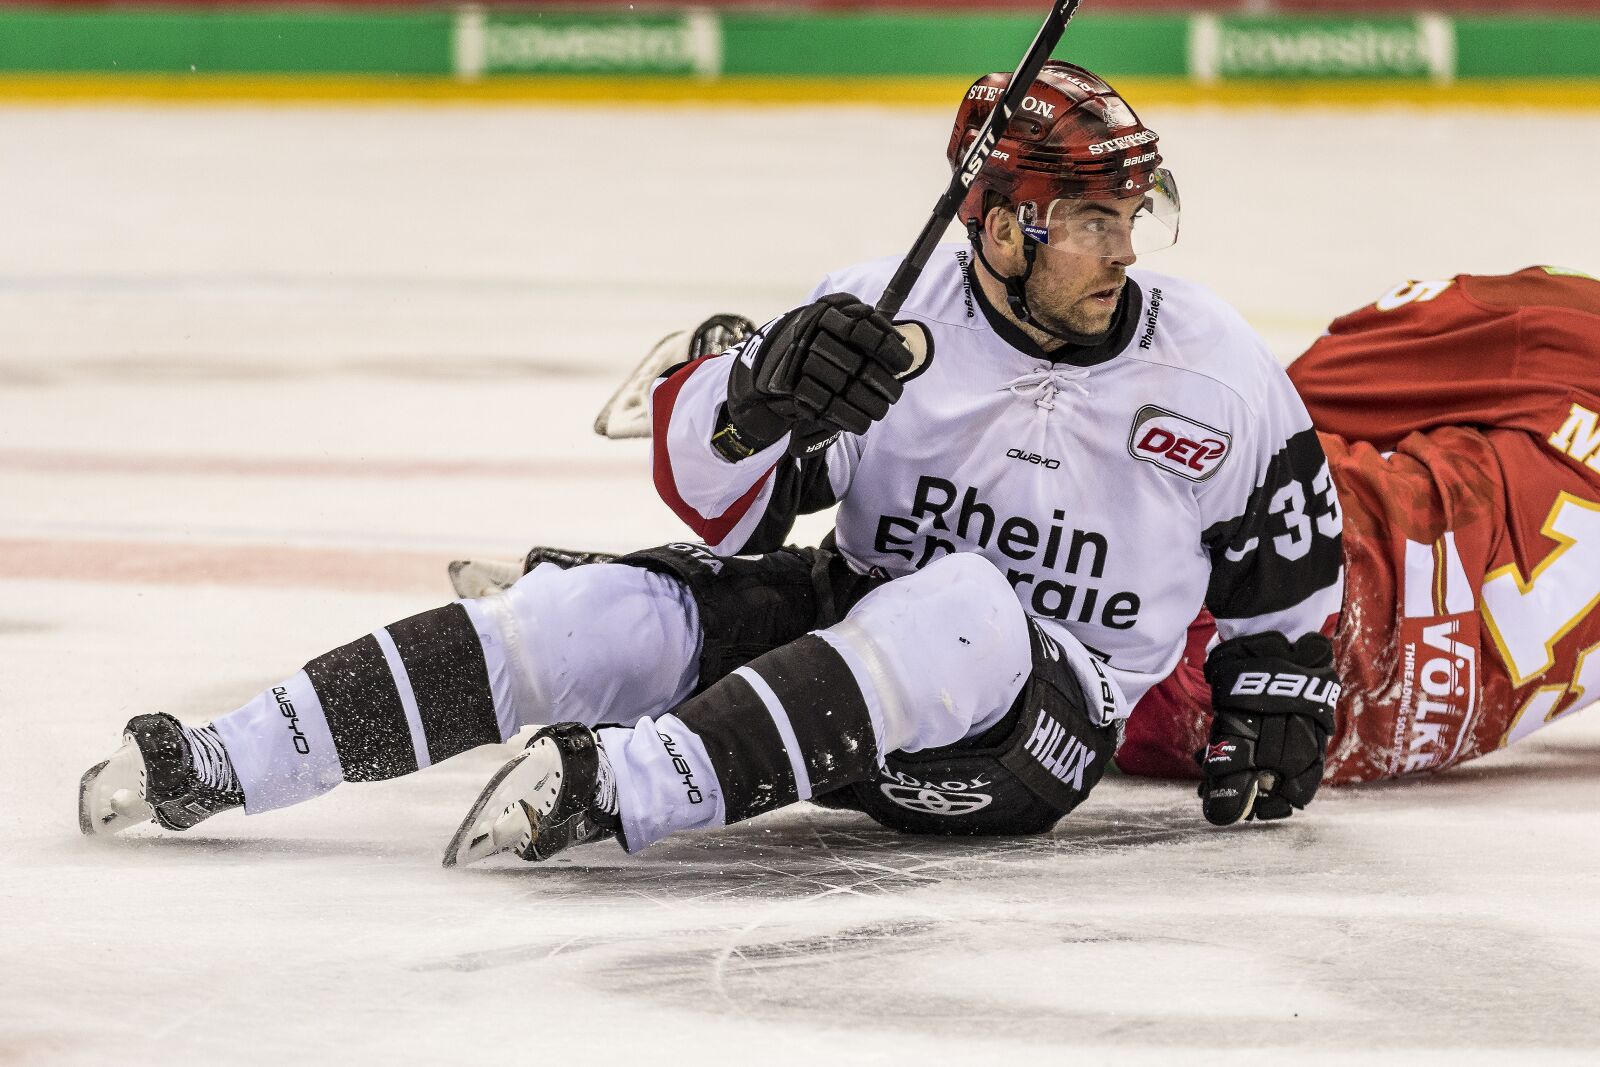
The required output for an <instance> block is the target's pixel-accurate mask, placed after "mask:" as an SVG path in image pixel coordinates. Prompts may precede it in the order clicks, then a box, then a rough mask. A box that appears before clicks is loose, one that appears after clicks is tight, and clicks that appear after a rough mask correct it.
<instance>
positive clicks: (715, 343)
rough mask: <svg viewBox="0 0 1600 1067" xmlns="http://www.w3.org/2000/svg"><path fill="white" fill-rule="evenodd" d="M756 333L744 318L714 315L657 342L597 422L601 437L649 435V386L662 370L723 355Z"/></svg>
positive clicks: (614, 395) (613, 395) (614, 438)
mask: <svg viewBox="0 0 1600 1067" xmlns="http://www.w3.org/2000/svg"><path fill="white" fill-rule="evenodd" d="M755 332H756V326H755V323H753V322H751V321H750V320H749V319H747V318H745V317H744V316H743V315H713V316H711V317H710V318H709V319H707V320H706V321H704V322H702V323H701V324H700V325H699V326H697V327H695V328H694V330H692V331H690V330H678V331H676V332H674V333H669V334H667V336H665V337H663V338H662V339H661V340H659V341H657V342H656V344H655V347H654V348H652V349H650V351H649V352H647V353H646V354H645V357H644V359H642V360H640V361H639V364H638V366H636V367H634V368H633V370H632V371H631V372H630V373H629V374H628V377H627V378H626V379H624V380H623V382H622V385H621V386H619V387H618V389H617V391H616V392H615V393H613V394H612V395H611V399H610V400H607V401H606V404H605V407H603V408H601V409H600V414H599V415H598V416H596V417H595V420H594V432H595V433H597V434H599V435H600V436H601V437H609V438H611V439H613V440H624V439H626V438H629V437H649V436H650V386H651V384H652V383H653V382H654V381H655V380H656V379H657V378H659V377H661V373H662V371H665V370H666V369H667V368H668V367H671V366H673V365H674V364H678V363H688V362H691V361H693V360H696V359H700V358H702V357H704V356H714V355H717V354H718V353H720V352H724V351H726V350H727V349H729V348H732V347H733V346H734V345H736V344H738V343H739V342H740V341H743V340H744V339H745V338H746V337H749V336H750V335H751V334H753V333H755Z"/></svg>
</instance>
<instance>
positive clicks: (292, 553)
mask: <svg viewBox="0 0 1600 1067" xmlns="http://www.w3.org/2000/svg"><path fill="white" fill-rule="evenodd" d="M446 562H447V560H446V557H445V554H443V553H436V552H407V551H399V550H394V549H351V548H336V547H318V546H303V547H293V546H286V545H215V544H187V543H174V542H146V541H88V540H84V541H64V540H48V541H47V540H41V539H34V538H9V537H7V538H0V579H12V580H44V581H74V582H93V583H101V584H103V583H119V584H134V585H219V586H246V587H254V588H263V587H264V588H276V589H320V590H324V591H329V590H333V591H338V592H350V593H436V594H438V599H439V602H440V603H444V602H445V601H447V600H450V599H451V593H450V583H449V580H448V579H447V578H446V577H445V563H446Z"/></svg>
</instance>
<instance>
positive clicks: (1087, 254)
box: [1028, 196, 1148, 334]
mask: <svg viewBox="0 0 1600 1067" xmlns="http://www.w3.org/2000/svg"><path fill="white" fill-rule="evenodd" d="M1147 210H1148V201H1147V199H1146V198H1145V197H1142V196H1136V197H1130V198H1128V199H1125V200H1058V201H1056V202H1055V203H1054V204H1053V205H1052V206H1051V210H1050V213H1049V219H1048V223H1047V225H1046V226H1044V227H1043V228H1044V229H1045V230H1046V231H1047V232H1048V235H1049V240H1048V241H1046V242H1040V243H1039V245H1038V250H1037V252H1036V253H1035V256H1034V267H1033V275H1032V277H1031V278H1030V279H1029V283H1028V304H1029V307H1030V308H1031V309H1032V311H1033V313H1034V315H1035V316H1036V317H1038V318H1039V319H1040V320H1041V321H1042V322H1044V324H1045V325H1047V326H1053V327H1057V328H1060V327H1065V328H1066V329H1068V330H1071V331H1072V332H1074V333H1080V334H1099V333H1104V332H1105V331H1106V330H1108V329H1110V328H1111V317H1112V315H1114V314H1115V313H1116V310H1117V302H1118V301H1119V300H1120V299H1121V298H1122V287H1123V285H1124V284H1126V282H1127V271H1128V268H1129V267H1131V266H1132V265H1133V264H1134V262H1135V260H1137V258H1138V257H1137V256H1136V255H1135V254H1134V240H1133V229H1134V219H1135V217H1136V216H1138V215H1139V214H1140V212H1142V211H1147ZM1038 228H1039V227H1038V226H1037V225H1034V229H1035V230H1037V229H1038Z"/></svg>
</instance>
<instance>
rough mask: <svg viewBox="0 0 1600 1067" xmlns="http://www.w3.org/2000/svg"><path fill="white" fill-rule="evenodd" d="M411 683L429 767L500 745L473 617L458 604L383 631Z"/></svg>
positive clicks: (481, 648)
mask: <svg viewBox="0 0 1600 1067" xmlns="http://www.w3.org/2000/svg"><path fill="white" fill-rule="evenodd" d="M387 629H388V631H389V636H390V637H392V638H394V647H395V648H396V649H397V650H398V651H399V653H400V662H401V663H404V664H405V667H406V675H407V676H408V677H409V678H410V679H411V692H412V694H413V695H414V696H415V697H416V699H417V716H418V718H420V719H421V720H422V734H423V737H424V738H425V739H426V742H427V745H428V758H429V759H430V760H432V761H433V762H434V763H438V762H440V761H441V760H447V759H449V758H450V757H451V756H454V755H456V754H457V753H460V752H465V751H466V750H467V749H469V748H476V747H478V746H479V745H492V744H495V743H497V742H498V741H499V740H500V724H499V721H498V720H496V719H495V717H494V693H493V691H492V690H491V689H490V688H489V667H488V665H487V664H486V663H485V662H484V659H483V646H482V645H481V644H480V643H479V642H478V631H477V629H476V627H474V626H473V625H472V616H470V615H468V614H467V609H466V608H464V607H462V606H461V605H460V604H447V605H446V606H444V607H442V608H435V609H434V610H432V611H424V612H423V613H422V614H421V615H413V616H411V618H409V619H402V620H401V621H399V622H397V623H393V624H391V625H390V626H389V627H387Z"/></svg>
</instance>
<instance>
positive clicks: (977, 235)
mask: <svg viewBox="0 0 1600 1067" xmlns="http://www.w3.org/2000/svg"><path fill="white" fill-rule="evenodd" d="M967 237H968V238H969V239H970V240H971V241H972V248H973V251H975V252H977V253H978V262H979V263H982V264H983V269H984V270H986V271H988V272H989V275H990V276H991V277H992V278H994V279H995V280H996V281H998V282H999V283H1000V284H1002V285H1004V286H1005V287H1006V306H1007V307H1009V308H1010V309H1011V314H1012V316H1014V317H1015V318H1016V320H1017V321H1018V322H1020V323H1022V324H1024V325H1026V326H1032V327H1033V328H1034V329H1036V330H1039V331H1040V332H1042V333H1045V334H1048V335H1049V336H1051V337H1053V338H1054V339H1056V340H1057V341H1065V342H1066V343H1067V344H1071V345H1092V344H1095V343H1096V342H1098V341H1100V340H1102V339H1103V338H1104V337H1105V336H1106V333H1107V332H1109V328H1108V329H1107V330H1105V331H1102V332H1100V333H1097V334H1084V333H1077V332H1075V331H1073V330H1065V331H1062V330H1057V329H1054V328H1052V327H1050V326H1048V325H1046V324H1045V323H1043V322H1040V321H1039V319H1038V318H1036V317H1035V316H1034V314H1033V311H1032V309H1031V308H1029V307H1028V279H1029V278H1031V277H1033V265H1034V261H1035V259H1037V257H1038V255H1039V242H1038V241H1035V240H1034V239H1033V238H1032V237H1029V236H1028V235H1027V234H1026V233H1024V234H1023V235H1022V262H1023V268H1022V273H1021V274H1019V275H1017V276H1016V277H1014V278H1009V277H1007V276H1005V275H1004V274H1001V273H1000V272H999V271H998V270H995V268H994V264H992V263H990V262H989V257H988V256H986V255H984V254H983V228H982V226H980V225H979V224H978V221H977V220H976V219H974V220H972V221H970V222H968V223H967Z"/></svg>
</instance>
